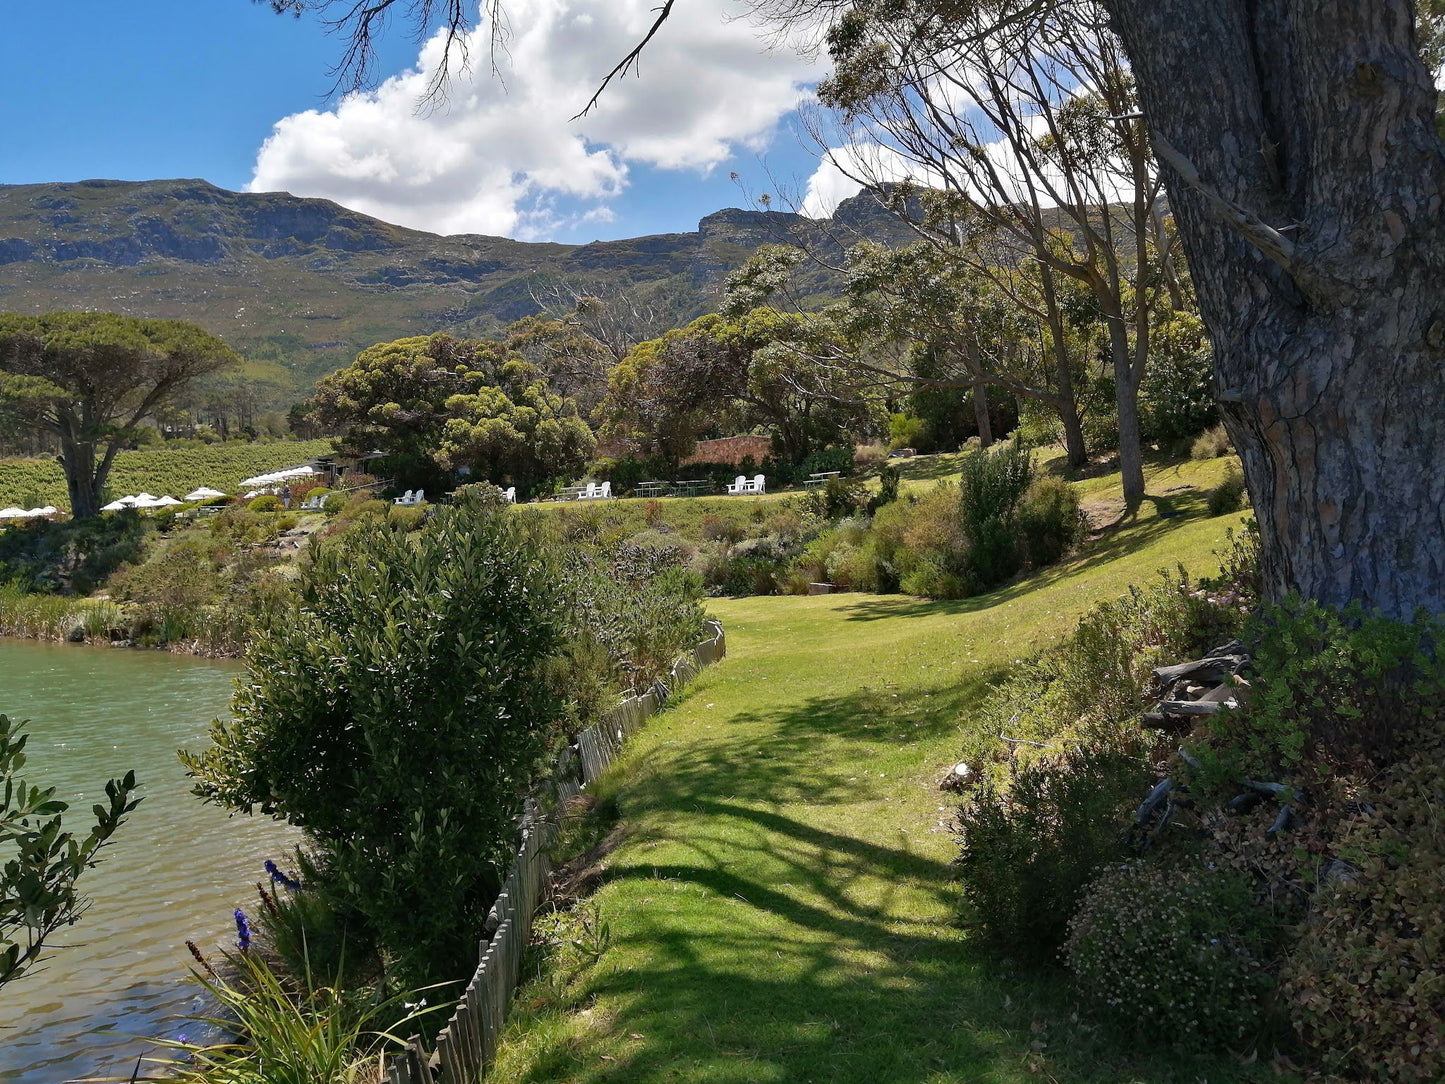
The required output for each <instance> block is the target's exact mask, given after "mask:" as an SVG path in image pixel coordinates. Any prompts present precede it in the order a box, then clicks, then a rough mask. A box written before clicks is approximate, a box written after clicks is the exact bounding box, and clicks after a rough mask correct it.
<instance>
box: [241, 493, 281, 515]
mask: <svg viewBox="0 0 1445 1084" xmlns="http://www.w3.org/2000/svg"><path fill="white" fill-rule="evenodd" d="M247 507H248V508H250V509H251V511H253V512H276V511H279V510H280V508H281V498H280V497H278V496H276V495H275V494H274V493H263V494H262V495H261V496H259V497H257V498H256V499H255V500H253V501H252V502H251V503H250V504H249V505H247Z"/></svg>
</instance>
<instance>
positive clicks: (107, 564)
mask: <svg viewBox="0 0 1445 1084" xmlns="http://www.w3.org/2000/svg"><path fill="white" fill-rule="evenodd" d="M149 535H150V525H149V524H148V523H147V521H146V520H144V519H143V518H142V517H141V516H140V515H139V514H137V513H136V512H133V511H127V512H117V513H115V514H113V515H106V516H101V517H99V518H97V519H82V520H68V521H66V522H65V523H50V522H48V521H45V520H39V521H35V522H31V523H24V524H18V525H16V526H12V527H7V528H6V529H5V530H4V531H0V583H5V582H17V583H19V584H21V585H23V586H24V587H25V589H26V590H29V591H58V592H66V593H73V594H78V595H88V594H90V593H91V592H92V591H94V590H95V589H96V588H97V587H99V586H100V584H101V583H103V582H104V581H105V579H106V577H107V576H109V575H110V574H111V573H112V572H114V571H115V570H116V569H118V568H120V567H122V566H123V565H125V564H128V563H131V562H134V561H136V560H138V559H139V558H140V555H141V553H142V552H143V551H144V549H145V543H146V539H147V537H148V536H149Z"/></svg>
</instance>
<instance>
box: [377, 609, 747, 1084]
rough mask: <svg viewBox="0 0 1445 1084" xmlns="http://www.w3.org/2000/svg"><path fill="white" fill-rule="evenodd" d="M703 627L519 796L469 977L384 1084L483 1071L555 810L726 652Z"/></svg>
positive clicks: (517, 971)
mask: <svg viewBox="0 0 1445 1084" xmlns="http://www.w3.org/2000/svg"><path fill="white" fill-rule="evenodd" d="M707 630H708V634H709V635H708V638H707V639H706V640H704V641H703V642H702V643H700V644H698V645H697V646H696V647H694V648H693V649H692V651H691V652H689V653H688V654H686V655H683V656H682V657H680V658H679V659H678V660H677V662H675V663H674V664H673V667H672V671H671V673H670V674H669V675H668V676H667V677H666V678H664V679H659V680H658V681H656V682H655V683H654V684H653V686H652V688H651V689H649V690H648V691H647V692H645V693H643V694H642V695H641V696H633V697H629V698H628V699H626V700H624V701H623V702H622V703H621V704H619V705H618V706H617V707H616V708H614V709H613V710H612V711H611V712H610V713H609V714H608V716H607V718H605V719H604V720H602V722H600V723H598V724H597V725H596V726H593V727H589V728H588V729H586V730H584V731H582V733H580V734H578V735H577V742H576V744H575V745H570V746H568V747H567V748H566V749H564V750H563V751H562V753H561V755H560V756H559V757H558V758H557V763H556V766H555V769H554V771H553V777H552V780H551V781H550V782H549V783H548V785H547V786H546V788H544V791H545V793H544V798H545V800H544V801H542V802H538V801H536V800H530V801H529V802H528V803H527V809H526V812H525V813H524V815H523V818H522V833H521V842H520V844H519V845H518V848H517V857H516V860H515V861H514V862H513V863H512V867H511V869H510V870H509V871H508V873H507V879H506V881H504V882H503V884H502V891H501V894H500V895H499V896H498V897H497V902H496V903H494V904H493V905H492V910H491V913H490V914H488V916H487V922H486V929H485V930H484V931H483V933H484V934H485V940H483V941H482V943H481V963H480V964H479V965H478V966H477V970H476V973H475V974H474V975H472V981H471V982H470V983H468V984H467V988H466V991H465V993H463V995H462V998H461V1001H460V1002H458V1004H457V1008H456V1012H454V1013H453V1014H452V1018H451V1019H450V1020H449V1021H447V1026H446V1027H444V1028H443V1029H442V1030H441V1033H440V1034H439V1035H437V1038H436V1042H435V1044H434V1049H433V1052H432V1053H430V1054H428V1053H427V1050H426V1047H425V1046H423V1045H422V1042H421V1040H420V1039H419V1038H414V1039H412V1040H411V1042H410V1043H409V1044H408V1045H407V1047H406V1049H405V1050H403V1051H402V1052H401V1053H400V1054H397V1055H394V1056H393V1057H391V1058H389V1059H387V1062H386V1064H385V1074H386V1075H385V1080H386V1081H388V1082H389V1084H437V1082H440V1084H475V1082H476V1081H480V1080H482V1079H483V1078H484V1077H485V1076H486V1072H487V1068H488V1067H489V1066H490V1065H491V1063H492V1059H493V1058H494V1057H495V1056H496V1051H497V1039H498V1036H500V1035H501V1033H502V1024H503V1022H504V1021H505V1019H506V1016H507V1006H508V1005H509V1004H510V1002H511V1000H512V992H513V991H514V990H515V989H516V988H517V983H518V981H519V980H520V977H521V967H522V952H523V950H525V949H526V947H527V942H528V940H529V939H530V937H531V934H532V917H533V916H534V915H535V914H536V912H537V907H538V905H539V904H541V902H542V892H543V889H544V887H545V885H546V883H547V875H548V873H549V872H550V867H549V865H548V854H549V853H550V851H551V849H552V844H553V843H554V842H555V841H556V838H557V828H558V821H557V816H556V813H557V812H558V811H560V810H561V809H562V808H564V807H565V805H566V803H567V802H568V801H569V800H570V799H572V798H575V797H576V796H577V795H578V794H579V793H581V791H582V789H583V788H584V787H586V786H587V785H588V784H589V783H591V782H592V781H593V780H594V779H596V778H597V777H598V776H600V775H601V774H602V773H603V772H605V771H606V770H607V768H608V766H609V765H611V763H612V761H613V759H614V758H615V757H616V756H617V754H618V753H619V752H620V751H621V750H622V746H623V744H624V743H625V742H626V741H627V739H628V738H629V737H631V736H632V735H633V734H634V733H635V732H636V731H637V730H638V728H639V727H641V726H642V724H643V723H644V722H646V721H647V719H648V717H649V716H651V715H652V714H653V713H654V712H656V711H657V709H658V708H659V707H661V706H662V704H663V703H665V702H666V700H667V697H668V696H669V695H670V693H671V692H672V691H673V690H674V689H677V688H679V687H680V686H682V685H683V684H685V683H686V682H688V681H691V680H692V679H693V678H694V677H696V676H697V674H698V672H699V671H700V670H701V669H702V668H703V667H704V666H707V665H709V664H710V663H714V662H717V661H718V660H720V659H722V658H723V657H724V656H725V655H726V654H727V640H726V637H725V636H724V634H723V627H722V623H721V622H718V621H715V620H712V619H709V620H708V622H707Z"/></svg>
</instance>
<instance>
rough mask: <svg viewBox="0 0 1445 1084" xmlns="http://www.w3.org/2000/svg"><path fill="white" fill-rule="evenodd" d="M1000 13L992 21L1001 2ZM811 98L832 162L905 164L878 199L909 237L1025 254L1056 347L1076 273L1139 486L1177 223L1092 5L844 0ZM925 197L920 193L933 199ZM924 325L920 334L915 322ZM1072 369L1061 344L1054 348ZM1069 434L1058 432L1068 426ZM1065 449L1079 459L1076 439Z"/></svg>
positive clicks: (1010, 270) (986, 259) (882, 183)
mask: <svg viewBox="0 0 1445 1084" xmlns="http://www.w3.org/2000/svg"><path fill="white" fill-rule="evenodd" d="M1001 15H1007V16H1009V18H1008V19H1007V20H1006V21H1005V22H1004V23H1003V24H1000V16H1001ZM827 42H828V51H829V55H830V57H831V58H832V60H833V63H834V68H835V70H834V73H833V75H832V76H831V77H830V78H829V79H827V80H825V81H824V82H823V84H822V85H821V86H820V88H819V98H820V100H821V101H822V102H823V103H824V104H825V105H827V106H829V107H831V108H833V109H834V110H836V111H837V113H838V115H839V116H840V118H841V120H842V124H843V130H844V134H845V136H846V140H845V147H844V148H843V149H842V150H841V151H838V152H834V153H833V154H832V157H833V160H834V162H835V163H836V164H837V165H838V166H839V168H840V169H842V170H843V171H844V172H845V173H849V174H850V175H852V176H854V177H855V178H857V179H858V180H860V181H863V182H864V183H865V184H868V185H869V186H870V187H874V188H879V189H881V188H885V187H887V183H888V182H889V181H890V180H891V179H893V178H896V176H897V175H898V173H899V171H900V169H903V170H904V171H906V173H907V174H908V175H910V176H915V177H919V178H921V179H924V180H925V181H926V183H927V184H928V185H929V186H930V187H932V188H935V189H936V190H937V191H938V192H939V193H941V194H942V195H941V198H940V197H937V196H935V197H932V198H930V199H927V200H925V201H924V205H925V206H926V207H928V213H926V214H925V215H922V216H918V217H915V216H914V215H912V214H911V213H910V211H911V208H912V207H914V206H915V205H916V204H917V203H918V200H916V199H911V198H909V197H910V196H912V194H913V193H912V191H911V189H910V188H909V187H908V186H903V188H902V190H901V191H900V192H894V193H892V194H890V196H889V198H888V202H889V203H890V204H891V205H893V206H894V207H895V208H896V209H897V210H898V211H899V212H900V213H903V214H905V215H907V216H908V217H910V218H911V219H912V220H913V221H914V225H915V228H916V229H917V231H918V233H919V235H920V237H921V238H922V239H923V240H924V241H925V242H927V243H931V244H934V245H936V246H939V247H940V248H941V249H942V250H943V251H944V253H945V254H946V256H947V257H948V258H950V259H954V260H961V261H964V262H967V263H969V264H971V265H972V266H973V267H974V269H975V270H976V272H977V273H981V274H985V275H988V274H992V273H994V271H995V269H1002V270H1003V271H1004V274H1005V275H1007V276H1010V277H1013V278H1015V279H1017V271H1018V270H1024V269H1027V270H1026V271H1025V275H1024V278H1023V279H1022V280H1019V281H1022V282H1023V283H1026V284H1028V285H1029V286H1030V287H1031V289H1030V290H1028V295H1029V296H1027V298H1026V299H1025V295H1024V294H1023V293H1020V292H1019V291H1018V290H1017V286H1016V285H1014V286H1011V287H1009V289H1010V291H1011V292H1013V293H1015V294H1016V295H1017V296H1018V297H1019V298H1020V301H1021V303H1022V304H1024V305H1025V306H1026V307H1027V308H1032V309H1036V310H1038V311H1039V313H1040V314H1041V316H1042V317H1043V319H1044V321H1045V325H1046V326H1048V327H1049V328H1050V338H1051V339H1052V341H1053V343H1054V345H1055V347H1056V349H1059V350H1063V349H1064V335H1063V333H1062V327H1061V325H1060V321H1061V319H1062V316H1061V314H1060V313H1059V312H1058V311H1057V310H1058V300H1057V295H1058V294H1059V293H1061V292H1062V290H1063V288H1064V287H1063V282H1062V281H1061V280H1072V281H1075V282H1078V283H1080V284H1081V285H1083V286H1084V287H1085V288H1086V289H1087V290H1088V292H1089V294H1090V295H1091V297H1092V298H1093V302H1094V304H1095V306H1096V307H1097V309H1098V312H1099V316H1100V319H1101V321H1102V326H1103V328H1104V330H1105V332H1106V334H1107V344H1108V350H1107V356H1108V359H1109V364H1110V368H1111V370H1112V376H1113V381H1114V386H1115V410H1116V413H1117V415H1118V429H1119V437H1118V442H1119V459H1120V468H1121V470H1122V473H1123V479H1124V495H1125V500H1126V503H1127V504H1128V505H1129V506H1131V507H1133V506H1136V505H1137V504H1138V503H1139V501H1140V500H1142V499H1143V496H1144V475H1143V460H1142V450H1141V437H1140V430H1139V387H1140V383H1141V381H1142V379H1143V375H1144V370H1145V365H1146V362H1147V359H1148V356H1149V336H1150V331H1151V325H1152V322H1153V320H1154V315H1155V309H1156V308H1157V307H1158V306H1159V304H1160V302H1161V300H1162V299H1167V295H1166V292H1165V274H1164V272H1165V271H1167V269H1168V260H1169V251H1168V249H1169V246H1170V245H1171V243H1172V235H1171V234H1169V233H1168V232H1167V231H1166V230H1164V229H1163V228H1162V225H1161V222H1160V216H1159V215H1158V213H1157V207H1156V204H1157V199H1158V196H1159V192H1160V181H1159V177H1158V170H1157V168H1156V167H1155V164H1154V161H1153V157H1152V154H1151V152H1150V148H1149V143H1148V134H1147V130H1146V128H1145V126H1144V123H1143V121H1142V118H1141V117H1140V116H1139V114H1138V108H1137V102H1136V100H1135V95H1134V89H1133V84H1132V79H1131V77H1130V75H1129V69H1128V65H1127V63H1126V61H1125V59H1124V57H1123V54H1122V51H1121V49H1120V46H1119V43H1118V41H1117V39H1116V38H1115V37H1114V36H1113V34H1112V32H1111V31H1110V30H1109V29H1108V27H1107V25H1106V19H1105V15H1104V13H1103V11H1102V9H1100V8H1098V7H1097V5H1095V4H1092V3H1088V2H1084V0H1078V2H1074V3H1068V4H1060V5H1054V4H1021V3H1020V4H1011V3H1005V4H994V3H989V4H977V5H975V4H962V5H960V4H957V3H952V2H946V0H913V2H910V3H906V4H898V3H894V2H892V0H854V2H852V3H850V4H848V5H847V6H846V10H845V11H844V12H843V13H842V14H841V15H840V16H839V17H838V18H837V19H836V20H835V21H834V22H833V24H832V25H831V27H830V28H829V30H828V34H827ZM929 204H931V206H929ZM920 337H922V336H920ZM1060 364H1061V366H1062V367H1063V369H1065V370H1067V368H1068V362H1067V360H1062V361H1061V362H1060ZM1069 436H1070V434H1068V433H1067V432H1066V438H1068V437H1069ZM1071 450H1073V451H1074V456H1075V458H1076V459H1077V449H1071Z"/></svg>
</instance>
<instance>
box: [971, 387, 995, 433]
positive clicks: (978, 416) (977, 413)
mask: <svg viewBox="0 0 1445 1084" xmlns="http://www.w3.org/2000/svg"><path fill="white" fill-rule="evenodd" d="M973 422H974V425H976V426H977V427H978V446H979V447H980V448H991V447H993V422H992V421H991V420H990V419H989V416H988V388H986V387H985V386H984V385H982V384H975V385H974V386H973Z"/></svg>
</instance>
